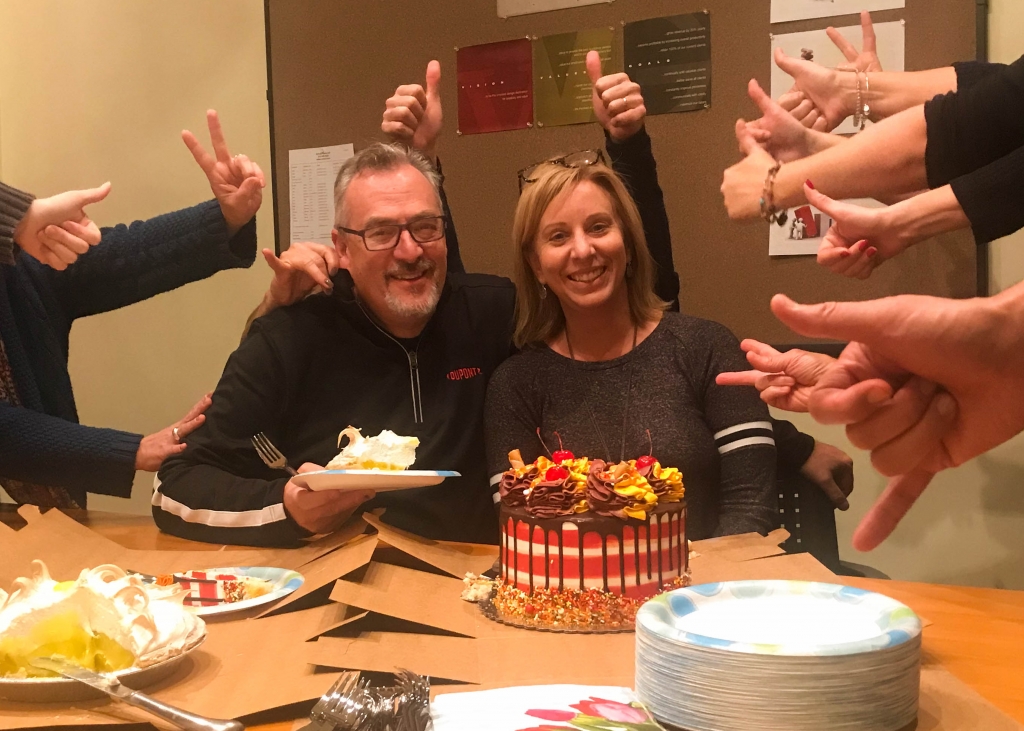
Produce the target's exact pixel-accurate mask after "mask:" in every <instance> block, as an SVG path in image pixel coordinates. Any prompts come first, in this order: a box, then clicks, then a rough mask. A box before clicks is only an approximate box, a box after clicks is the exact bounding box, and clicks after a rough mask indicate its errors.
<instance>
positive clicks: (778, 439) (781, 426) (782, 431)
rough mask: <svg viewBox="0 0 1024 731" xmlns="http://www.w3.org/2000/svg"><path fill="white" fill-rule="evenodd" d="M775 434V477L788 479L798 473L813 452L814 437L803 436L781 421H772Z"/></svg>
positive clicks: (791, 425) (787, 423)
mask: <svg viewBox="0 0 1024 731" xmlns="http://www.w3.org/2000/svg"><path fill="white" fill-rule="evenodd" d="M772 428H773V430H774V432H775V453H776V455H777V457H778V463H777V464H776V466H775V474H776V477H778V479H780V480H784V479H789V478H791V477H793V476H795V475H796V473H798V472H799V471H800V468H801V467H803V466H804V463H805V462H807V460H808V459H809V458H810V456H811V452H813V451H814V437H812V436H811V435H810V434H804V433H803V432H802V431H800V430H799V429H797V428H796V427H795V426H793V424H791V423H790V422H788V421H783V420H782V419H772Z"/></svg>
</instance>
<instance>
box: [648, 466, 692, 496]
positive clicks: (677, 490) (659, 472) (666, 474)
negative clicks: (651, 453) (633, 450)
mask: <svg viewBox="0 0 1024 731" xmlns="http://www.w3.org/2000/svg"><path fill="white" fill-rule="evenodd" d="M651 474H652V475H654V477H655V478H656V479H659V480H663V481H664V482H665V483H666V484H667V485H668V493H666V494H665V497H664V498H663V499H664V500H665V502H668V503H677V502H679V501H680V500H682V499H683V495H685V494H686V489H685V488H684V487H683V473H682V472H680V471H679V469H678V468H676V467H662V466H661V463H660V462H655V463H654V464H653V465H652V466H651Z"/></svg>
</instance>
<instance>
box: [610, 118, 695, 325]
mask: <svg viewBox="0 0 1024 731" xmlns="http://www.w3.org/2000/svg"><path fill="white" fill-rule="evenodd" d="M605 148H606V149H607V150H608V157H609V158H610V159H611V163H612V167H613V168H614V169H615V172H616V173H618V175H619V177H620V178H622V181H623V182H624V183H625V184H626V188H627V189H628V190H629V192H630V195H632V196H633V200H634V201H635V202H636V207H637V209H638V210H639V211H640V219H641V220H642V221H643V225H644V237H645V238H646V239H647V248H648V249H649V250H650V252H651V257H653V259H654V263H655V277H654V292H655V294H657V295H658V297H659V298H661V299H662V300H663V301H665V302H668V303H669V304H670V305H671V309H672V311H673V312H679V275H678V274H676V270H675V263H674V262H673V259H672V232H671V229H670V228H669V222H668V212H667V211H666V210H665V195H664V193H663V192H662V190H661V186H660V185H659V184H658V166H657V163H656V162H655V160H654V151H653V150H652V147H651V138H650V135H648V134H647V128H646V127H642V128H641V129H640V131H639V132H637V133H636V134H635V135H633V136H632V137H630V138H629V139H628V140H625V141H624V142H616V141H615V140H613V139H612V138H611V136H610V135H609V134H608V133H607V131H606V132H605Z"/></svg>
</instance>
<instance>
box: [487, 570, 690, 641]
mask: <svg viewBox="0 0 1024 731" xmlns="http://www.w3.org/2000/svg"><path fill="white" fill-rule="evenodd" d="M690 583H691V582H690V574H689V572H687V573H686V574H684V575H683V576H679V577H676V578H675V579H672V580H671V581H668V582H666V583H665V584H664V585H663V586H662V588H661V591H659V592H657V593H656V594H653V595H652V596H650V597H646V598H644V599H636V598H632V597H626V596H622V595H621V594H612V593H611V592H606V591H602V590H600V589H584V590H579V589H567V590H563V591H558V590H557V589H534V590H533V592H532V593H529V592H525V591H523V590H522V589H518V588H516V587H515V586H512V585H510V584H505V583H500V582H499V583H498V584H497V585H496V587H495V590H494V591H493V592H492V594H491V597H490V598H489V599H487V600H485V601H484V602H481V604H480V606H481V609H482V610H483V613H484V615H485V616H487V617H488V618H489V619H492V620H494V621H496V622H500V623H502V624H508V625H511V626H513V627H520V628H522V629H534V630H544V631H548V632H578V633H594V634H598V633H610V632H632V631H633V629H634V623H635V621H636V613H637V610H638V609H639V608H640V606H641V605H642V604H643V603H644V602H646V601H647V600H648V599H651V598H653V597H654V596H657V595H658V594H661V593H662V592H666V591H672V590H673V589H681V588H683V587H685V586H689V585H690Z"/></svg>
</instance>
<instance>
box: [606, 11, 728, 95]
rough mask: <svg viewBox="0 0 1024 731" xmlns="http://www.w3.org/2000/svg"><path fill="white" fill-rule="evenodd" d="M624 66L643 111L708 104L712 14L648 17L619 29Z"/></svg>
mask: <svg viewBox="0 0 1024 731" xmlns="http://www.w3.org/2000/svg"><path fill="white" fill-rule="evenodd" d="M622 46H623V61H624V66H625V71H626V73H627V74H629V76H630V78H632V79H633V81H635V82H637V83H638V84H640V88H641V89H642V90H643V94H644V104H645V105H646V107H647V113H648V114H669V113H671V112H689V111H693V110H695V109H705V108H707V107H708V106H709V105H710V104H711V15H710V14H709V13H707V12H702V13H688V14H686V15H673V16H671V17H667V18H651V19H650V20H639V21H637V22H635V23H627V24H626V27H625V28H624V29H623V38H622Z"/></svg>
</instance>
